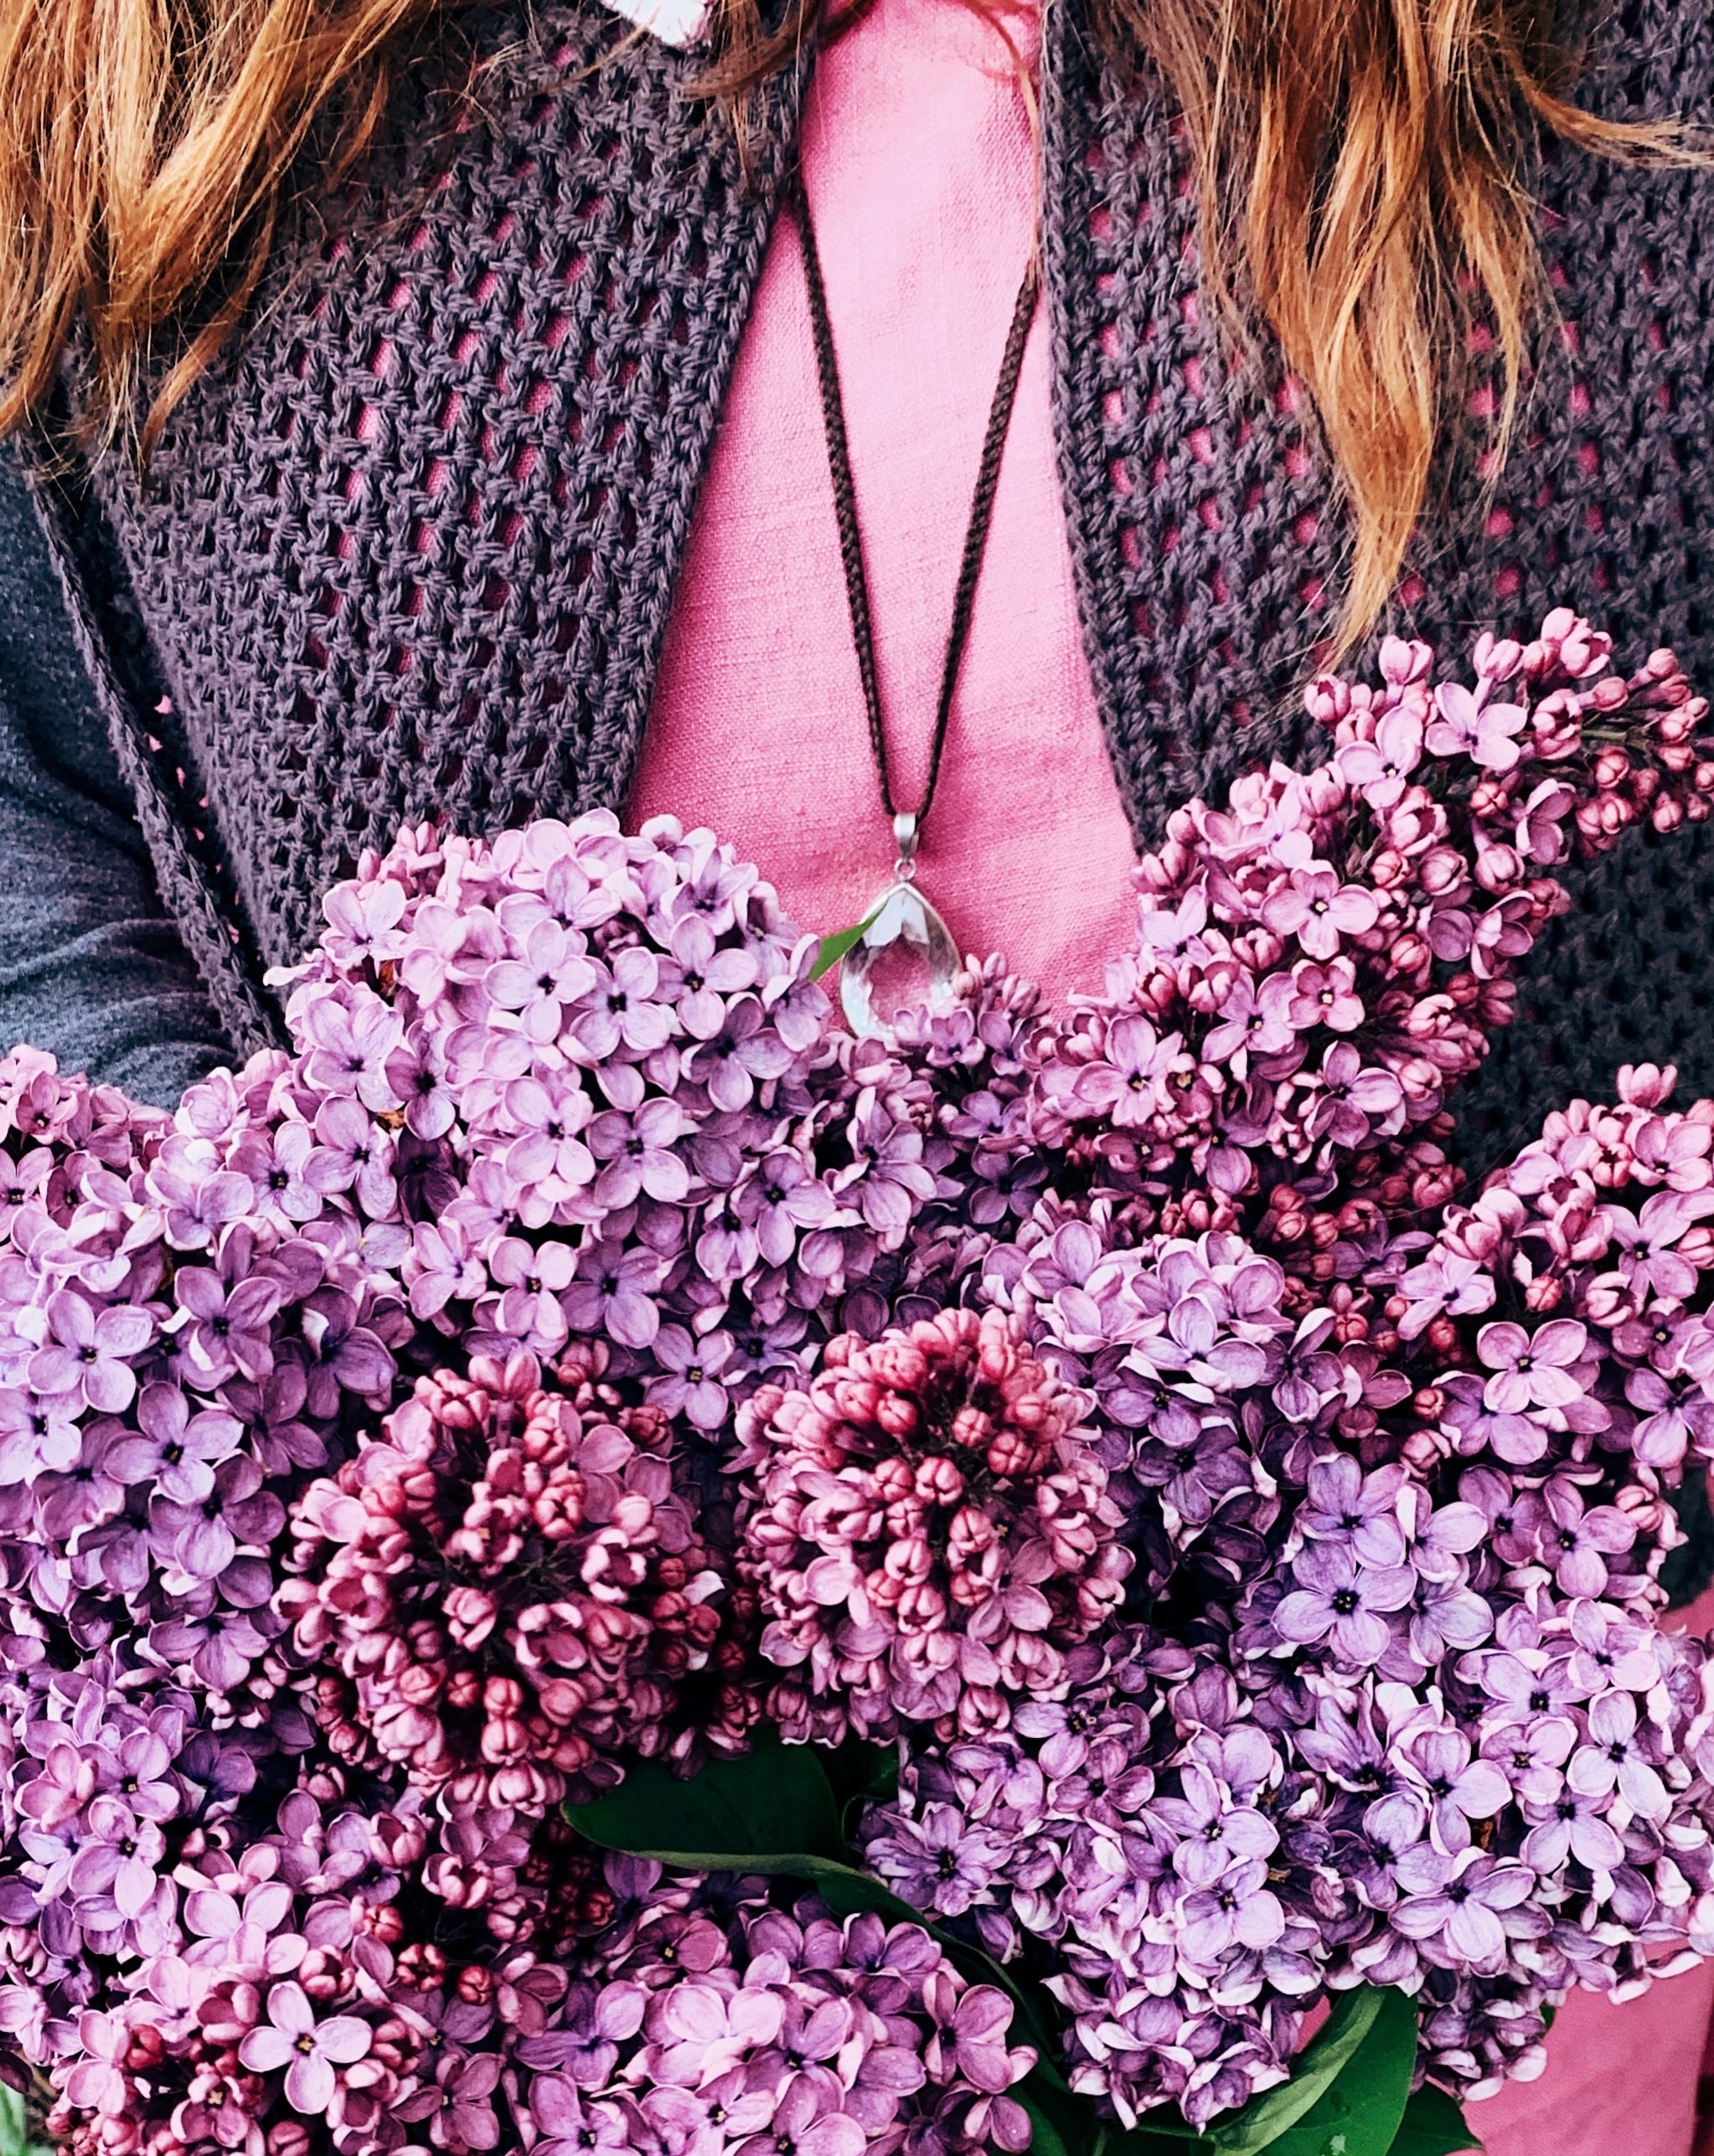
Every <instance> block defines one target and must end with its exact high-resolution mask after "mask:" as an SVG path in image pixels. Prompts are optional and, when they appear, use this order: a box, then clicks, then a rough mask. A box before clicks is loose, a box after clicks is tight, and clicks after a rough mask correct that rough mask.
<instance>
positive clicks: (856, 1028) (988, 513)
mask: <svg viewBox="0 0 1714 2156" xmlns="http://www.w3.org/2000/svg"><path fill="white" fill-rule="evenodd" d="M791 200H792V209H793V210H794V212H795V214H796V216H797V219H798V232H799V234H800V235H801V238H802V241H803V273H804V281H805V283H806V284H807V285H808V288H809V315H810V322H811V326H812V328H813V333H814V339H815V371H816V376H817V379H818V383H819V384H820V389H821V409H822V417H823V420H824V421H825V422H826V427H827V454H828V468H829V472H830V473H831V474H832V477H833V490H834V513H835V514H836V516H837V517H838V518H839V560H840V563H841V565H842V566H843V568H844V573H845V596H846V598H847V599H848V600H849V603H850V609H851V636H852V641H853V642H854V644H855V645H856V647H857V671H858V674H859V676H860V679H861V681H862V683H863V701H864V704H865V709H866V710H867V712H868V714H869V744H870V750H871V751H872V752H873V755H874V757H875V777H876V779H877V781H879V786H880V805H881V809H882V812H883V813H884V814H885V816H886V817H887V818H888V820H889V821H890V823H891V825H892V828H893V843H894V844H895V846H896V848H897V849H898V857H897V859H896V860H895V862H894V864H893V875H892V881H891V883H890V884H889V885H887V886H886V888H885V890H883V891H882V892H881V893H880V895H879V896H878V897H877V898H876V900H875V903H874V904H873V905H871V906H870V907H869V908H868V909H867V910H866V913H865V918H864V923H863V926H862V929H861V930H860V931H859V933H858V935H857V937H856V941H854V943H853V944H852V946H851V947H850V949H849V951H848V952H847V953H846V955H845V957H844V962H843V964H842V965H841V966H840V968H839V1001H840V1003H841V1005H842V1007H843V1008H844V1014H845V1021H846V1023H847V1024H849V1027H850V1028H851V1030H852V1031H853V1032H854V1033H855V1034H862V1035H865V1036H868V1037H870V1038H883V1039H884V1038H885V1037H886V1035H887V1034H888V1033H889V1032H890V1030H891V1028H890V1024H889V1020H890V1018H891V1014H892V1012H894V1011H896V1010H897V1009H898V1008H901V1006H903V1005H905V1004H906V1003H920V1004H925V1005H927V1008H928V1009H930V1010H931V1011H934V1012H941V1011H945V1010H947V1009H949V1008H951V1007H952V1005H953V1002H954V1000H955V997H954V983H955V981H956V979H957V977H958V946H956V944H954V942H953V939H952V935H951V933H950V931H948V929H947V925H946V923H945V921H942V919H941V916H940V913H939V911H938V910H937V908H936V907H935V906H934V905H932V902H931V901H930V900H929V899H928V898H927V896H926V895H924V894H923V892H922V890H921V889H920V888H919V887H918V885H917V882H916V849H917V847H918V845H919V844H920V843H921V841H922V827H923V825H924V824H925V823H926V822H927V818H928V812H929V809H930V807H932V805H933V802H934V792H935V787H936V786H937V783H938V782H939V779H940V766H941V756H942V751H943V750H944V749H945V747H946V741H947V725H948V724H949V723H950V721H951V719H952V715H953V694H954V692H955V691H956V689H957V688H958V673H959V669H960V668H961V667H962V666H963V659H964V647H965V645H966V643H967V642H968V641H969V636H970V616H971V611H972V608H973V605H974V602H975V598H976V583H977V579H978V576H979V575H981V573H982V556H983V549H985V547H986V546H987V544H988V528H989V523H990V521H991V520H992V518H993V515H994V493H995V491H996V489H997V487H998V486H999V468H1000V457H1001V455H1002V453H1003V451H1004V448H1005V440H1006V432H1007V430H1008V428H1009V426H1010V425H1011V418H1012V406H1013V405H1014V402H1015V401H1016V399H1017V394H1018V377H1019V374H1020V372H1021V370H1022V368H1023V364H1024V346H1025V341H1026V340H1027V338H1028V337H1029V334H1030V322H1031V320H1032V318H1033V317H1034V316H1035V302H1036V294H1037V290H1038V279H1037V276H1036V269H1035V258H1034V255H1031V258H1030V264H1029V266H1028V267H1027V268H1026V269H1025V272H1024V281H1023V283H1022V284H1021V285H1020V286H1019V287H1018V298H1017V303H1016V305H1015V306H1014V308H1013V310H1012V324H1011V328H1010V331H1009V333H1008V335H1007V338H1006V346H1005V352H1004V356H1003V358H1001V361H1000V371H999V381H998V382H997V383H996V384H995V385H994V403H993V405H992V407H991V408H990V410H989V415H988V431H987V433H986V435H985V436H984V437H983V444H982V457H981V462H979V463H978V466H977V470H976V490H975V493H973V496H972V497H971V502H970V520H969V524H968V528H967V529H966V532H965V535H964V553H963V560H962V562H961V563H960V565H959V569H958V585H957V586H956V588H955V590H954V591H953V619H952V626H951V627H950V629H949V630H948V632H947V652H946V660H945V663H944V664H943V666H942V669H941V683H940V699H939V701H938V703H937V705H936V708H935V714H934V732H933V735H932V737H931V740H930V744H929V751H928V775H927V778H926V779H925V781H923V787H922V799H921V801H920V802H918V803H917V805H916V807H915V808H914V809H901V808H900V807H899V806H898V805H897V803H896V802H895V800H894V799H893V789H892V781H891V776H890V775H889V772H888V766H887V736H886V723H885V717H884V715H883V714H882V711H881V708H880V679H879V676H878V674H877V673H876V669H875V632H874V627H873V625H872V622H871V619H870V605H869V580H868V578H867V576H866V575H865V571H864V566H863V540H862V537H861V534H860V532H859V530H858V526H857V492H856V487H855V486H854V482H853V481H852V477H851V451H850V445H849V441H848V440H847V438H846V434H845V408H844V400H843V399H842V397H841V395H840V394H839V364H838V362H837V360H836V358H835V357H834V333H833V324H832V322H831V321H830V320H829V317H828V306H827V287H826V286H825V285H824V284H823V281H822V274H821V256H820V254H819V252H818V250H817V247H816V244H815V228H814V225H813V223H812V222H811V219H810V215H809V199H808V194H807V193H806V192H805V190H804V187H803V178H802V175H801V174H800V175H799V176H798V180H797V183H796V184H795V186H794V188H793V189H792V197H791Z"/></svg>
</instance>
